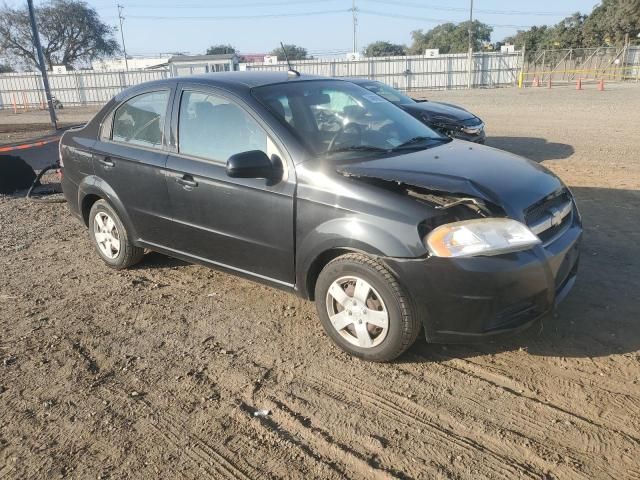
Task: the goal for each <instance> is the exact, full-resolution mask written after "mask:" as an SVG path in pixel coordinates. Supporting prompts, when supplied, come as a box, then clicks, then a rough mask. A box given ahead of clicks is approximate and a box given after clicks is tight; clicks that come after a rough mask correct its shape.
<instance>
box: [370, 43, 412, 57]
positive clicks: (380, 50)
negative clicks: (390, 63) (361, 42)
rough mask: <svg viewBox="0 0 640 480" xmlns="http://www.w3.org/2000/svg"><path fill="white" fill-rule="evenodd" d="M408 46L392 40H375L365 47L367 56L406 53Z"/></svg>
mask: <svg viewBox="0 0 640 480" xmlns="http://www.w3.org/2000/svg"><path fill="white" fill-rule="evenodd" d="M406 51H407V47H405V46H404V45H399V44H397V43H391V42H373V43H370V44H369V45H367V46H366V47H364V54H365V56H366V57H394V56H398V55H406Z"/></svg>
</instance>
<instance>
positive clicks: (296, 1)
mask: <svg viewBox="0 0 640 480" xmlns="http://www.w3.org/2000/svg"><path fill="white" fill-rule="evenodd" d="M327 1H332V0H291V1H285V0H282V1H276V2H273V1H269V2H248V3H242V2H240V3H227V4H221V5H220V4H219V5H195V4H192V5H185V4H181V5H158V4H154V5H153V8H166V9H219V8H243V7H276V6H280V5H306V4H313V3H327ZM101 8H108V7H101ZM127 8H150V6H149V5H142V4H131V5H127Z"/></svg>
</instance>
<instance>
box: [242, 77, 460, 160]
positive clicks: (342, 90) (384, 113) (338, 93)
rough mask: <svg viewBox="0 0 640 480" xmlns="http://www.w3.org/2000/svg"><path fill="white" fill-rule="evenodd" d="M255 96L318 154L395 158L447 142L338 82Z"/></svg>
mask: <svg viewBox="0 0 640 480" xmlns="http://www.w3.org/2000/svg"><path fill="white" fill-rule="evenodd" d="M252 92H253V95H254V96H255V97H256V98H257V99H258V100H259V101H260V102H261V103H262V104H263V105H265V106H266V107H267V108H268V109H269V110H271V112H272V113H273V114H274V116H275V117H277V118H279V119H280V120H281V121H282V120H284V121H285V122H286V125H287V126H288V127H289V129H291V130H292V132H293V133H295V134H296V135H297V137H298V138H299V139H300V140H301V141H302V142H303V143H305V144H306V145H307V147H308V148H309V149H310V150H311V151H312V152H313V153H314V154H316V155H319V156H324V157H326V158H333V159H342V158H347V157H352V156H358V157H362V156H363V155H368V156H370V157H375V156H377V155H386V154H396V153H397V152H399V151H401V150H408V149H422V148H429V147H430V146H434V145H436V144H438V143H442V142H445V141H448V139H447V137H444V136H442V135H440V134H439V133H436V132H434V131H433V130H431V129H430V128H429V127H427V126H426V125H424V124H423V123H421V122H420V121H418V120H416V119H415V118H413V117H412V116H411V115H409V114H408V113H406V112H405V111H403V110H401V109H400V108H398V107H397V106H395V105H393V104H392V103H390V102H388V101H387V100H385V99H384V98H382V97H380V96H379V95H377V94H375V93H373V92H371V91H369V90H366V89H364V88H361V87H359V86H357V85H354V84H353V83H350V82H344V81H337V80H326V81H325V80H320V81H318V80H312V81H299V82H290V83H286V84H285V83H282V84H275V85H268V86H264V87H258V88H254V89H253V91H252Z"/></svg>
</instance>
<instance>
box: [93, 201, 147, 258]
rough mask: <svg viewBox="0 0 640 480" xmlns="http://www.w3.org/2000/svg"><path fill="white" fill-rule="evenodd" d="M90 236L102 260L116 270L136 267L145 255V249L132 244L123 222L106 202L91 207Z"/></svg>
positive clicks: (99, 202)
mask: <svg viewBox="0 0 640 480" xmlns="http://www.w3.org/2000/svg"><path fill="white" fill-rule="evenodd" d="M89 236H90V237H91V242H92V243H93V246H94V247H95V249H96V251H97V252H98V255H100V258H102V260H103V261H104V263H106V264H107V265H108V266H109V267H111V268H115V269H116V270H121V269H123V268H127V267H130V266H132V265H135V264H136V263H138V262H140V260H142V256H143V255H144V249H143V248H140V247H137V246H135V245H134V244H133V243H132V242H131V236H130V235H129V233H128V232H127V230H126V229H125V227H124V224H123V223H122V220H120V217H119V216H118V214H117V213H116V211H115V210H114V209H113V208H112V207H111V206H110V205H109V204H108V203H107V202H106V201H105V200H98V201H97V202H96V203H94V204H93V206H92V207H91V212H90V213H89Z"/></svg>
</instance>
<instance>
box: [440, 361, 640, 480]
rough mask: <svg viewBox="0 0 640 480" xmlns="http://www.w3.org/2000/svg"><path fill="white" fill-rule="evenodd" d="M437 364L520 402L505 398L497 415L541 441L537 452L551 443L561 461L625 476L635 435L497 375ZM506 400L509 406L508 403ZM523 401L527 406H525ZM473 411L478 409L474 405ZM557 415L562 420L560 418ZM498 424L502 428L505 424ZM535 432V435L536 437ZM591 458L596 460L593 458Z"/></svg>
mask: <svg viewBox="0 0 640 480" xmlns="http://www.w3.org/2000/svg"><path fill="white" fill-rule="evenodd" d="M437 368H439V369H443V370H444V371H451V372H454V373H456V374H463V375H466V376H468V377H471V378H473V379H474V380H475V381H479V382H481V383H485V384H488V385H490V386H491V387H494V388H497V389H500V390H502V391H504V392H505V393H506V394H507V395H509V396H511V397H512V398H514V399H516V401H518V402H522V407H521V408H513V400H508V401H506V405H505V406H506V408H505V409H503V410H502V411H501V412H500V415H501V416H504V417H505V418H506V419H508V420H509V422H510V423H512V424H513V425H515V426H516V427H513V428H511V430H512V431H513V429H514V428H517V429H519V430H520V432H519V435H520V436H521V437H522V438H523V439H528V441H529V443H531V442H533V443H534V444H536V445H538V446H539V445H542V446H543V448H542V449H541V450H540V451H541V452H542V451H544V450H548V448H549V446H550V445H552V444H555V445H554V449H553V450H557V452H562V453H563V456H564V457H565V462H564V463H567V461H568V462H569V463H571V464H573V463H575V462H576V461H577V462H578V464H582V465H588V466H589V468H595V469H596V471H598V472H600V474H604V475H610V474H611V472H612V471H615V472H617V474H618V476H619V477H620V478H625V477H626V475H627V473H626V466H627V465H633V464H634V462H635V459H634V456H633V452H634V451H636V450H637V446H636V439H635V438H633V437H631V436H629V435H628V434H627V433H625V432H623V431H619V430H616V429H613V428H608V427H606V426H603V425H601V424H599V423H597V422H594V421H591V420H590V419H588V418H586V417H582V416H580V415H576V414H574V413H573V412H571V411H568V410H566V409H564V408H563V407H559V406H557V405H553V404H549V403H548V402H546V401H543V400H540V399H537V398H535V397H531V396H528V395H525V394H523V393H520V392H519V391H518V390H516V389H514V388H513V387H514V385H513V384H511V385H510V386H508V385H505V384H503V382H502V381H501V380H500V379H497V378H494V379H493V380H492V379H490V378H487V377H488V376H484V375H475V374H473V373H472V372H469V371H468V370H466V369H464V368H460V367H454V366H452V365H445V364H444V363H441V364H438V367H437ZM469 394H472V389H465V390H464V391H463V392H462V393H461V394H458V395H457V396H456V401H457V402H463V401H464V397H465V395H469ZM474 402H475V400H474ZM510 404H511V405H512V406H511V407H509V406H508V405H510ZM527 404H530V406H529V407H527ZM540 408H542V411H543V412H544V411H547V412H549V414H550V415H545V414H544V413H543V412H541V411H540ZM471 411H473V410H471ZM475 413H478V410H477V409H476V410H475ZM558 418H560V419H563V418H564V419H565V420H564V421H560V420H558ZM483 421H484V422H491V421H492V420H491V418H484V417H483ZM501 428H502V429H503V430H504V429H505V427H501ZM536 436H537V437H539V439H536V438H535V437H536ZM566 445H572V447H571V448H568V447H567V446H566ZM594 458H599V459H600V460H599V461H598V462H594V461H593V460H594ZM612 459H617V461H613V460H612ZM556 468H557V467H556ZM576 474H577V473H576Z"/></svg>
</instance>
